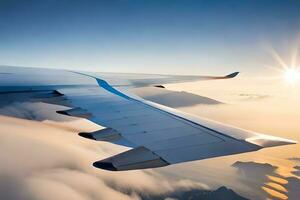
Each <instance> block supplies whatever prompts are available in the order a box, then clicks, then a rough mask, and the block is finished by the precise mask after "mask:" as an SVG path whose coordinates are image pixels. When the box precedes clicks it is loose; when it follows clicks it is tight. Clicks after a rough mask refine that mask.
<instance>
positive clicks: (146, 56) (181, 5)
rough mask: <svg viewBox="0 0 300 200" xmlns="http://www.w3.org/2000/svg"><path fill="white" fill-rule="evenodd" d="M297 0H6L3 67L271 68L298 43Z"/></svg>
mask: <svg viewBox="0 0 300 200" xmlns="http://www.w3.org/2000/svg"><path fill="white" fill-rule="evenodd" d="M299 27H300V2H299V1H296V0H294V1H293V0H288V1H283V0H263V1H254V0H253V1H250V0H242V1H232V0H228V1H226V3H224V1H218V0H212V1H201V0H198V1H192V0H187V1H177V0H172V1H171V0H164V1H158V0H154V1H150V0H111V1H92V0H90V1H81V0H60V1H56V0H44V1H35V0H28V1H23V0H1V1H0V44H1V45H0V65H14V66H30V67H50V68H66V69H73V70H74V69H75V70H90V71H107V72H136V73H167V74H216V73H218V74H220V73H228V72H230V71H234V70H237V71H242V72H243V73H246V74H249V75H250V74H251V75H255V74H265V73H274V71H272V70H270V69H269V68H268V67H266V66H269V65H272V66H274V65H278V63H277V62H276V61H274V58H273V56H272V53H270V52H272V50H275V51H276V52H278V54H279V55H281V56H282V57H284V58H285V59H286V60H289V59H290V58H289V56H290V54H291V52H292V51H294V48H295V47H296V46H297V45H299V42H298V41H299V39H298V38H299V35H300V28H299Z"/></svg>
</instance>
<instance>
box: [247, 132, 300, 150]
mask: <svg viewBox="0 0 300 200" xmlns="http://www.w3.org/2000/svg"><path fill="white" fill-rule="evenodd" d="M246 141H247V142H250V143H252V144H256V145H258V146H261V147H262V148H266V147H274V146H282V145H291V144H297V143H298V141H295V140H289V139H285V138H280V137H275V136H269V135H259V136H256V137H253V138H248V139H246Z"/></svg>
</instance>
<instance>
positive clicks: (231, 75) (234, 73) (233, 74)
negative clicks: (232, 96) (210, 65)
mask: <svg viewBox="0 0 300 200" xmlns="http://www.w3.org/2000/svg"><path fill="white" fill-rule="evenodd" d="M239 73H240V72H233V73H231V74H228V75H227V76H225V77H226V78H234V77H236V76H237V75H238V74H239Z"/></svg>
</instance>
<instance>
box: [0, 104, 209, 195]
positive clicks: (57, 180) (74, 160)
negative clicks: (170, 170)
mask: <svg viewBox="0 0 300 200" xmlns="http://www.w3.org/2000/svg"><path fill="white" fill-rule="evenodd" d="M64 108H65V107H62V106H54V105H49V104H43V103H19V104H14V105H9V106H5V107H3V108H1V109H0V113H1V114H2V115H1V116H0V122H1V123H0V159H1V165H0V199H11V200H14V199H25V200H27V199H28V200H32V199H38V200H48V199H49V200H50V199H74V200H92V199H107V197H110V199H115V200H117V199H122V200H126V199H133V200H135V199H140V197H139V194H141V193H143V194H147V193H149V194H150V193H151V194H163V193H167V192H172V191H175V190H187V189H192V188H205V189H207V186H205V185H203V184H201V183H199V182H194V181H190V180H179V179H174V178H172V179H171V178H167V177H166V176H164V175H163V174H160V173H159V172H157V171H155V170H137V171H129V172H110V171H105V170H99V169H95V168H93V167H92V165H91V163H93V162H94V161H96V160H100V159H103V158H105V157H107V156H111V155H113V154H116V153H119V152H121V151H124V150H126V148H125V147H120V146H117V145H113V144H110V143H105V142H96V141H90V140H87V139H84V138H81V137H79V136H78V135H77V133H78V132H81V131H93V130H97V129H99V128H101V127H99V126H98V125H96V124H93V123H91V122H89V121H87V120H82V119H80V120H78V119H76V118H69V117H64V116H58V115H57V114H56V113H55V110H59V109H64ZM4 115H9V116H10V117H8V116H4ZM57 117H59V120H57ZM20 118H23V119H20ZM27 119H34V120H37V121H32V120H27ZM48 119H50V120H48ZM55 120H57V121H55ZM61 120H63V122H58V121H61Z"/></svg>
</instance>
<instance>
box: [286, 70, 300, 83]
mask: <svg viewBox="0 0 300 200" xmlns="http://www.w3.org/2000/svg"><path fill="white" fill-rule="evenodd" d="M284 79H285V80H286V81H288V82H289V83H296V82H298V81H299V80H300V71H299V70H297V69H292V68H290V69H286V70H285V72H284Z"/></svg>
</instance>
